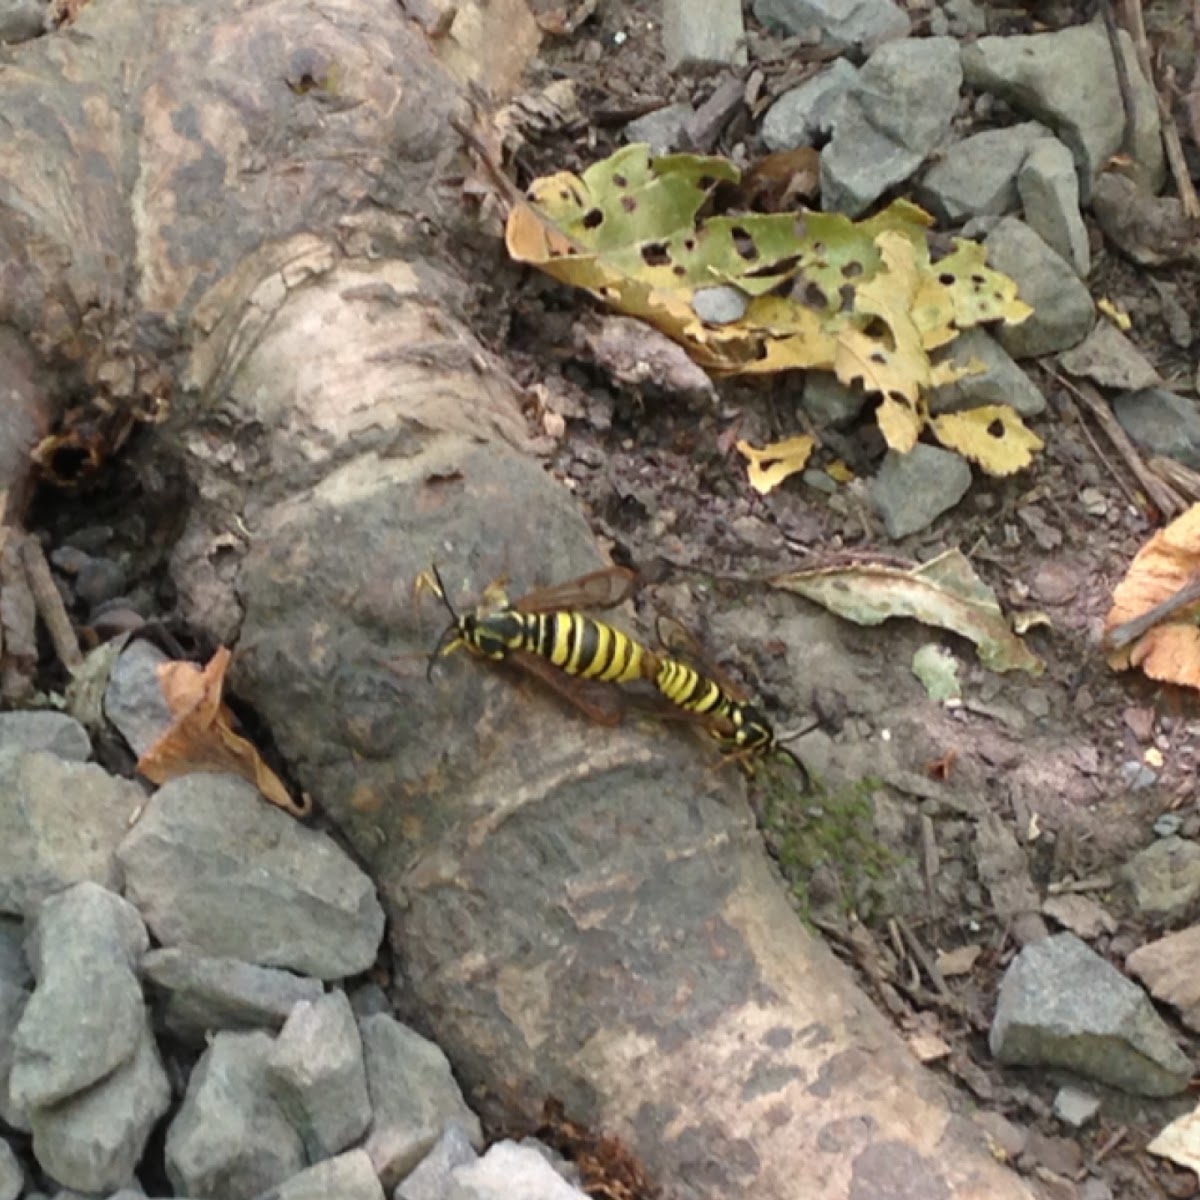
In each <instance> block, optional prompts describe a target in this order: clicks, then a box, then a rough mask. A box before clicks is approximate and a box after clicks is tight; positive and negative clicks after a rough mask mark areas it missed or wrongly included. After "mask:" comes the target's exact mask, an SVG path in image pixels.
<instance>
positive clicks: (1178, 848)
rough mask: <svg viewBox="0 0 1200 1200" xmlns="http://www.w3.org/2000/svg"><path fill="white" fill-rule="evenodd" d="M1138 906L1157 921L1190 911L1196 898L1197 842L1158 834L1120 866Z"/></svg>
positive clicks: (1199, 875) (1199, 874) (1199, 879)
mask: <svg viewBox="0 0 1200 1200" xmlns="http://www.w3.org/2000/svg"><path fill="white" fill-rule="evenodd" d="M1121 877H1122V878H1123V879H1124V880H1125V882H1126V883H1127V884H1128V885H1129V887H1130V890H1131V891H1132V892H1133V899H1134V902H1135V903H1136V904H1137V906H1138V910H1139V911H1140V912H1141V913H1142V914H1144V915H1145V916H1148V917H1154V918H1157V919H1158V920H1161V921H1174V920H1179V919H1180V918H1183V917H1186V916H1189V915H1191V914H1192V913H1193V912H1194V911H1195V909H1196V905H1197V900H1200V845H1197V844H1196V843H1195V842H1192V841H1188V840H1187V839H1186V838H1181V837H1165V838H1160V839H1159V840H1158V841H1157V842H1153V843H1152V844H1151V845H1149V846H1147V847H1146V848H1145V849H1144V850H1139V851H1138V853H1137V854H1135V855H1134V856H1133V857H1132V858H1131V859H1130V860H1129V861H1128V862H1127V863H1126V864H1125V865H1124V866H1123V867H1122V868H1121Z"/></svg>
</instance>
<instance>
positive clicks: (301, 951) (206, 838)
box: [118, 775, 383, 979]
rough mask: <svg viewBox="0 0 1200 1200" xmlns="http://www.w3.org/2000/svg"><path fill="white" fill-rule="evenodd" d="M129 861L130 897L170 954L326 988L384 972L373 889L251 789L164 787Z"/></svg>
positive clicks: (208, 782) (135, 835)
mask: <svg viewBox="0 0 1200 1200" xmlns="http://www.w3.org/2000/svg"><path fill="white" fill-rule="evenodd" d="M118 856H119V858H120V862H121V865H122V866H123V867H124V869H125V886H126V895H128V896H129V897H130V898H131V899H132V900H133V902H134V903H135V904H136V905H137V906H138V908H139V909H140V910H141V912H142V914H143V915H144V917H145V919H146V923H147V924H148V925H149V926H150V928H151V929H152V930H153V932H154V936H155V937H156V938H157V939H158V940H159V941H160V942H161V943H162V944H163V945H165V946H176V947H179V948H181V949H188V950H195V951H198V952H200V953H202V954H208V955H212V956H216V957H228V958H236V959H240V960H241V961H243V962H252V963H257V964H259V965H261V966H270V967H286V968H288V969H290V970H294V971H297V972H298V973H300V974H302V975H314V976H316V977H317V978H318V979H340V978H342V977H344V976H347V975H357V974H359V973H360V972H362V971H365V970H366V969H367V968H368V967H369V966H370V965H371V964H372V963H373V962H374V960H375V953H376V951H377V949H378V947H379V942H380V940H381V938H382V937H383V910H382V908H380V906H379V901H378V899H377V898H376V896H375V888H374V885H373V884H372V883H371V880H370V879H369V878H368V876H367V875H365V874H364V873H363V872H362V870H360V869H359V867H358V866H357V865H356V864H355V863H354V862H352V861H351V859H350V858H349V857H348V856H347V855H346V853H345V852H344V851H343V850H342V849H341V848H340V847H339V846H338V845H337V844H336V843H335V842H333V841H332V840H331V839H330V838H328V837H326V836H325V835H324V834H321V833H317V832H315V831H314V830H311V829H306V828H305V827H304V826H302V825H299V824H297V823H296V822H295V821H294V820H293V819H292V818H291V817H289V816H287V815H286V814H285V813H282V812H280V811H279V810H278V809H276V808H273V807H271V805H269V804H267V803H266V802H265V801H264V800H263V799H262V798H261V797H260V796H259V794H258V792H257V791H256V790H255V789H254V788H253V787H251V786H250V785H249V784H247V783H244V782H243V781H242V780H240V779H234V778H232V777H231V776H227V775H187V776H183V777H182V778H179V779H174V780H172V781H171V782H170V783H167V784H165V785H164V786H163V787H161V788H160V789H159V790H158V792H157V793H156V795H155V796H154V798H153V799H152V800H151V801H150V803H149V804H148V805H147V808H146V811H145V813H143V815H142V818H141V820H140V821H139V822H138V823H137V825H136V826H134V828H133V829H132V830H131V831H130V832H129V834H128V836H127V837H126V838H125V840H124V841H123V842H122V843H121V846H120V849H119V851H118Z"/></svg>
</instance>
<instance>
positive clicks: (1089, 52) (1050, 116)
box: [962, 22, 1165, 199]
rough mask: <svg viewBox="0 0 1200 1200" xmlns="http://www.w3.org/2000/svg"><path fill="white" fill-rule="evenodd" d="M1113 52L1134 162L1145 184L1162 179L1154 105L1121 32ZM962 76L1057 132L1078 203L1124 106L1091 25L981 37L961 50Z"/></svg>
mask: <svg viewBox="0 0 1200 1200" xmlns="http://www.w3.org/2000/svg"><path fill="white" fill-rule="evenodd" d="M1120 37H1121V47H1122V52H1123V54H1124V57H1125V63H1126V66H1127V67H1128V69H1129V76H1130V81H1131V83H1132V85H1133V91H1134V98H1135V112H1134V157H1135V159H1136V160H1137V161H1138V162H1139V163H1140V164H1142V165H1143V167H1144V168H1145V171H1146V173H1147V175H1148V177H1149V178H1150V180H1151V181H1152V183H1153V186H1155V187H1158V186H1159V185H1161V183H1162V180H1163V178H1164V172H1165V168H1164V159H1163V149H1162V137H1161V131H1160V127H1159V121H1158V106H1157V101H1156V100H1155V98H1154V93H1153V90H1152V89H1151V87H1150V85H1149V83H1148V82H1147V80H1146V78H1145V77H1144V76H1143V75H1142V72H1141V68H1140V67H1139V66H1138V64H1137V57H1136V55H1135V53H1134V50H1133V45H1132V43H1131V42H1130V40H1129V37H1128V35H1127V34H1126V33H1125V32H1124V31H1123V30H1122V31H1121V35H1120ZM962 66H963V76H964V78H965V79H966V81H967V83H969V84H971V85H972V86H973V87H976V88H981V89H984V90H987V91H991V92H994V93H995V94H996V95H998V96H1001V97H1003V99H1005V100H1007V101H1008V102H1009V103H1010V104H1011V105H1013V107H1014V108H1016V109H1017V110H1018V111H1020V112H1023V113H1027V114H1029V115H1030V116H1033V117H1036V118H1037V119H1038V120H1040V121H1044V122H1045V123H1046V124H1047V125H1049V126H1050V127H1051V128H1052V129H1053V130H1054V132H1055V133H1057V134H1058V136H1059V137H1060V138H1062V140H1063V141H1064V142H1066V144H1067V146H1068V147H1069V148H1070V150H1071V153H1072V154H1073V155H1074V156H1075V163H1076V166H1077V167H1078V169H1079V182H1080V189H1081V191H1082V193H1083V196H1084V199H1086V198H1087V197H1088V196H1089V195H1090V194H1091V186H1092V182H1093V181H1094V180H1095V178H1096V176H1097V175H1099V173H1100V171H1101V170H1103V168H1104V164H1105V163H1106V162H1107V161H1108V160H1109V158H1111V157H1112V155H1113V154H1115V153H1116V152H1117V150H1118V149H1119V148H1120V146H1121V139H1122V136H1123V133H1124V123H1125V116H1124V106H1123V104H1122V102H1121V93H1120V88H1119V86H1118V84H1117V69H1116V64H1115V63H1114V61H1113V56H1112V51H1111V49H1110V47H1109V43H1108V36H1107V34H1106V33H1105V31H1104V27H1103V25H1102V24H1100V23H1099V22H1093V23H1092V24H1091V25H1076V26H1072V27H1070V28H1068V29H1061V30H1058V31H1056V32H1053V33H1034V34H1028V35H1024V36H1017V37H984V38H980V39H979V40H978V41H976V42H974V43H972V44H970V45H967V46H964V47H963V56H962Z"/></svg>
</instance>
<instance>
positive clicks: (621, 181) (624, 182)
mask: <svg viewBox="0 0 1200 1200" xmlns="http://www.w3.org/2000/svg"><path fill="white" fill-rule="evenodd" d="M613 184H614V186H616V187H619V188H624V187H628V186H629V180H628V179H626V178H625V176H624V175H622V174H620V172H618V173H617V174H616V175H614V176H613Z"/></svg>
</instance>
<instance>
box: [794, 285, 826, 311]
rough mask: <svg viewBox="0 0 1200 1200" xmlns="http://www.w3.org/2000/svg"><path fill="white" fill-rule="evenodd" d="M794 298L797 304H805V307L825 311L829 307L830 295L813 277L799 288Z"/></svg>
mask: <svg viewBox="0 0 1200 1200" xmlns="http://www.w3.org/2000/svg"><path fill="white" fill-rule="evenodd" d="M793 298H794V299H795V301H796V303H797V304H803V305H804V307H805V308H811V309H814V310H815V311H817V312H824V311H825V309H827V308H828V307H829V297H828V296H827V295H826V294H825V292H824V290H823V289H822V288H821V287H820V285H819V284H817V283H814V282H813V281H812V280H811V279H810V280H808V282H807V283H805V284H804V286H803V287H801V288H800V289H799V292H798V293H797V294H796V295H795V296H794V297H793Z"/></svg>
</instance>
